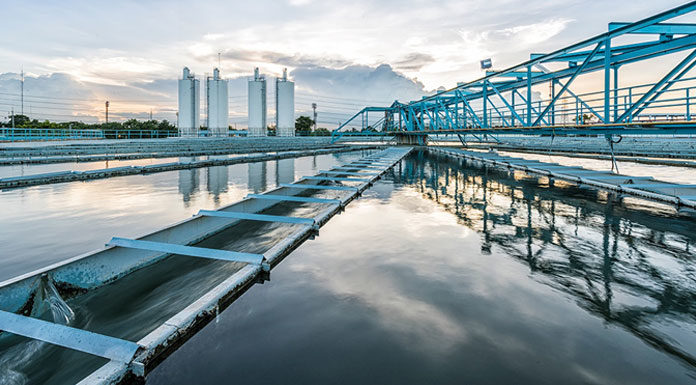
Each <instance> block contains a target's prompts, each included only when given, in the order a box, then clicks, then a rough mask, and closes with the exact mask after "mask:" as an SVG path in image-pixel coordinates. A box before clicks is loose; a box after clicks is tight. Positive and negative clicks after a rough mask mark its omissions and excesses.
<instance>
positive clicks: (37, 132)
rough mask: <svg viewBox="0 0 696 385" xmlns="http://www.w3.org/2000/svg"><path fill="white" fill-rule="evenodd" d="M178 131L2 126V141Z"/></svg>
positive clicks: (167, 135) (121, 136) (157, 135)
mask: <svg viewBox="0 0 696 385" xmlns="http://www.w3.org/2000/svg"><path fill="white" fill-rule="evenodd" d="M246 135H247V132H246V131H242V130H237V131H230V132H229V133H228V134H227V135H220V136H225V137H229V136H246ZM178 136H180V135H179V132H178V131H163V130H71V129H59V128H7V127H4V128H0V142H24V141H43V140H73V139H159V138H172V137H178ZM195 136H197V137H211V136H215V135H213V134H211V133H208V131H206V130H200V131H199V132H198V133H197V134H196V135H195Z"/></svg>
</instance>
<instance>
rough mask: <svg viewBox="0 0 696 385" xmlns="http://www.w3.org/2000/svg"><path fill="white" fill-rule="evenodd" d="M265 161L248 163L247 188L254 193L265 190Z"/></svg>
mask: <svg viewBox="0 0 696 385" xmlns="http://www.w3.org/2000/svg"><path fill="white" fill-rule="evenodd" d="M266 178H267V176H266V162H262V163H249V189H250V190H251V191H253V192H254V193H259V192H263V191H266V190H267V184H266Z"/></svg>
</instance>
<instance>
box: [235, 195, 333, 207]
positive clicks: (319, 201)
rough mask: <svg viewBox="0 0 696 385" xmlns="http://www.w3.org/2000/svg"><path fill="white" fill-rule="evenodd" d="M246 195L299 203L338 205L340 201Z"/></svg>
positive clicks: (253, 197)
mask: <svg viewBox="0 0 696 385" xmlns="http://www.w3.org/2000/svg"><path fill="white" fill-rule="evenodd" d="M246 197H247V198H250V199H265V200H276V201H286V202H301V203H324V204H332V205H340V204H341V203H342V202H341V200H340V199H324V198H309V197H296V196H292V195H276V194H249V195H247V196H246Z"/></svg>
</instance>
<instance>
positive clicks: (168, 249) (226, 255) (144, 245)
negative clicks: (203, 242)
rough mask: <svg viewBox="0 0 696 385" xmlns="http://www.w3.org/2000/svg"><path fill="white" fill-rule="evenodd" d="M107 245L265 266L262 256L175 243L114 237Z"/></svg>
mask: <svg viewBox="0 0 696 385" xmlns="http://www.w3.org/2000/svg"><path fill="white" fill-rule="evenodd" d="M106 245H107V246H117V247H126V248H129V249H139V250H150V251H158V252H161V253H167V254H177V255H185V256H189V257H199V258H207V259H217V260H221V261H228V262H243V263H251V264H254V265H262V266H263V264H264V257H263V255H261V254H253V253H241V252H237V251H227V250H218V249H207V248H203V247H193V246H184V245H177V244H174V243H164V242H152V241H141V240H137V239H127V238H119V237H113V238H111V241H109V243H107V244H106Z"/></svg>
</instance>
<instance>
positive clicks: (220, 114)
mask: <svg viewBox="0 0 696 385" xmlns="http://www.w3.org/2000/svg"><path fill="white" fill-rule="evenodd" d="M205 83H206V87H205V88H206V97H207V100H206V102H207V103H206V104H207V112H206V117H207V121H208V122H207V123H208V124H207V126H208V133H209V134H210V135H212V136H227V134H228V131H229V123H228V117H229V102H228V97H227V95H228V91H227V80H224V79H221V78H220V70H219V69H217V68H215V70H213V77H212V78H211V77H208V78H206V81H205Z"/></svg>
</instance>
